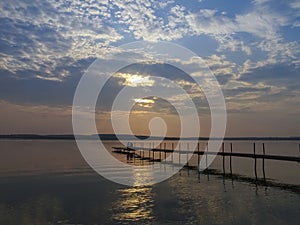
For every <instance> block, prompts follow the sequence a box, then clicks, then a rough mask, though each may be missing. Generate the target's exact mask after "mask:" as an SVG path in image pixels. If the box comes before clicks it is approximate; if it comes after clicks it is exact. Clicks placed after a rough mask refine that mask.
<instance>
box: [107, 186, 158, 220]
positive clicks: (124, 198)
mask: <svg viewBox="0 0 300 225" xmlns="http://www.w3.org/2000/svg"><path fill="white" fill-rule="evenodd" d="M117 195H118V196H119V199H118V200H117V201H116V202H115V204H114V205H113V211H115V212H114V220H116V221H122V222H123V223H124V222H128V223H130V222H139V223H142V222H146V221H151V220H152V219H153V206H154V200H153V193H152V188H151V187H130V188H126V189H121V190H118V191H117Z"/></svg>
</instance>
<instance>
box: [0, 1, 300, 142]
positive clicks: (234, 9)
mask: <svg viewBox="0 0 300 225" xmlns="http://www.w3.org/2000/svg"><path fill="white" fill-rule="evenodd" d="M299 37H300V2H299V1H298V0H244V1H236V0H226V1H225V0H178V1H176V0H166V1H156V0H134V1H133V0H99V1H98V0H72V1H71V0H64V1H63V0H48V1H42V0H9V1H8V0H3V1H1V2H0V124H1V127H0V133H1V134H11V133H39V134H69V133H72V131H73V130H72V121H71V118H72V102H73V97H74V93H75V90H76V87H77V85H78V82H79V80H80V78H81V77H82V76H83V74H84V73H85V72H86V71H87V69H88V68H89V66H90V65H91V64H92V63H93V62H94V61H95V60H96V59H103V58H105V57H106V56H107V54H109V53H110V52H112V51H114V50H115V49H117V48H118V46H120V45H122V44H126V43H130V42H133V41H141V40H143V41H150V42H154V43H155V42H158V41H168V42H172V43H176V44H178V45H181V46H184V47H186V48H188V49H190V50H191V51H193V52H194V53H195V54H197V55H198V56H199V57H201V58H202V59H203V60H204V62H205V64H206V65H207V66H208V67H209V69H210V70H211V71H212V73H213V74H214V76H215V77H216V79H217V80H218V82H219V85H220V87H221V89H222V91H223V94H224V98H225V102H226V108H227V129H226V136H300V116H299V114H300V45H299ZM158 74H160V75H161V74H164V76H166V77H168V78H170V79H173V80H175V81H176V82H177V84H178V85H181V86H183V87H184V88H185V90H186V91H187V92H188V93H189V94H190V96H191V98H192V99H193V101H194V102H195V105H196V106H197V110H198V114H199V118H200V121H201V123H200V124H201V132H200V135H203V136H207V135H209V133H210V113H209V110H208V111H207V110H206V108H207V107H206V106H207V102H206V100H205V98H203V93H202V92H201V90H200V89H197V87H195V84H194V83H193V82H190V81H189V80H188V79H186V78H180V74H181V71H179V70H176V68H172V67H171V66H168V65H156V66H155V65H143V64H141V65H135V66H134V65H133V66H131V67H129V68H125V69H123V70H121V71H119V72H118V73H116V74H115V75H114V78H113V79H111V80H110V84H107V87H108V88H107V90H106V93H105V94H104V97H103V98H102V99H104V100H102V105H101V100H99V106H98V108H97V117H96V122H97V127H98V130H99V132H101V133H112V132H113V130H112V127H111V125H110V112H111V102H112V100H113V97H114V96H116V94H117V92H118V91H120V90H121V89H122V87H124V86H131V87H135V86H144V87H145V86H147V85H148V86H154V84H159V83H160V81H159V77H158ZM140 76H143V78H141V77H140ZM141 79H142V82H141ZM137 80H138V81H137ZM161 84H162V83H161ZM166 90H171V89H166ZM170 93H171V91H170ZM171 97H172V99H174V100H175V101H177V103H182V102H185V99H184V98H182V96H180V95H176V94H174V95H172V96H171ZM111 99H112V100H111ZM133 101H135V103H136V104H135V106H134V108H133V111H132V114H131V117H130V123H131V125H132V130H134V132H135V133H137V134H147V132H148V131H149V129H148V126H147V123H148V122H149V120H150V119H151V118H152V117H153V116H154V114H156V115H157V114H161V115H163V116H162V117H163V118H164V119H165V121H166V124H167V125H168V126H170V128H169V127H168V135H170V136H173V135H177V134H178V132H179V129H180V126H178V114H176V111H175V110H174V107H173V106H172V105H170V103H169V102H168V101H165V100H163V99H160V98H155V96H148V97H147V98H145V99H133Z"/></svg>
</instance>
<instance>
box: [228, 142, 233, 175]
mask: <svg viewBox="0 0 300 225" xmlns="http://www.w3.org/2000/svg"><path fill="white" fill-rule="evenodd" d="M232 148H233V147H232V142H231V143H230V158H229V166H230V174H231V175H232Z"/></svg>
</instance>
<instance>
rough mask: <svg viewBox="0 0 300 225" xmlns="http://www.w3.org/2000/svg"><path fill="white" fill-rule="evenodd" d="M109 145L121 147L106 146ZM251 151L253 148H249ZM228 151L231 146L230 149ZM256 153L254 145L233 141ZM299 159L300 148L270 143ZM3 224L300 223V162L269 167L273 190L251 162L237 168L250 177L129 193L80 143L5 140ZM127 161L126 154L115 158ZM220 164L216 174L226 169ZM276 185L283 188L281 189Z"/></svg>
mask: <svg viewBox="0 0 300 225" xmlns="http://www.w3.org/2000/svg"><path fill="white" fill-rule="evenodd" d="M107 145H108V146H113V145H117V143H115V142H107ZM248 146H249V147H248ZM227 147H228V146H227ZM234 147H235V148H236V151H240V152H243V151H251V143H247V142H236V143H234ZM266 147H267V153H268V154H283V155H297V154H298V153H299V152H298V143H294V142H268V143H266ZM0 155H1V158H0V224H5V225H9V224H17V225H20V224H21V225H22V224H26V225H27V224H38V225H43V224H91V225H95V224H272V225H274V224H299V221H300V192H299V188H297V187H296V188H295V187H293V186H291V185H285V186H284V185H282V183H284V184H299V183H300V176H299V169H300V164H299V163H282V162H276V163H275V162H266V163H268V164H267V165H266V167H267V170H266V172H267V176H268V177H271V178H272V180H271V181H272V182H274V183H275V185H270V186H262V185H255V183H254V182H253V180H252V179H250V178H251V177H253V161H251V160H250V159H249V160H247V159H243V160H238V159H235V161H234V162H233V169H234V173H237V174H240V175H243V176H244V177H247V179H234V180H232V179H223V177H222V176H217V175H211V174H210V175H209V177H208V176H207V175H205V174H201V175H200V180H199V178H198V174H197V172H196V171H190V173H189V175H188V172H187V171H186V170H182V171H181V173H178V174H176V175H175V176H173V177H172V178H170V179H168V180H167V181H164V182H162V183H160V184H157V185H154V186H148V187H136V188H134V187H125V186H121V185H118V184H115V183H112V182H110V181H107V180H105V179H104V178H102V177H101V176H99V175H97V174H96V173H94V172H93V171H92V170H91V169H90V168H89V166H88V165H87V164H86V163H85V162H84V161H83V159H82V157H81V155H80V152H79V151H78V149H77V147H76V144H75V142H74V141H45V140H35V141H29V140H26V141H11V140H2V141H0ZM117 157H121V156H117ZM220 166H221V164H220V159H217V160H216V161H215V162H214V164H213V165H212V168H214V169H220ZM276 183H278V184H280V185H276Z"/></svg>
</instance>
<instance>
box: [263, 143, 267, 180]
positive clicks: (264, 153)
mask: <svg viewBox="0 0 300 225" xmlns="http://www.w3.org/2000/svg"><path fill="white" fill-rule="evenodd" d="M262 147H263V155H264V157H263V159H262V167H263V177H264V181H266V173H265V155H266V151H265V143H263V144H262Z"/></svg>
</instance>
